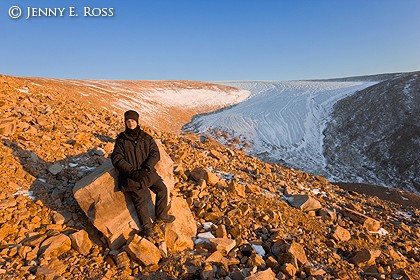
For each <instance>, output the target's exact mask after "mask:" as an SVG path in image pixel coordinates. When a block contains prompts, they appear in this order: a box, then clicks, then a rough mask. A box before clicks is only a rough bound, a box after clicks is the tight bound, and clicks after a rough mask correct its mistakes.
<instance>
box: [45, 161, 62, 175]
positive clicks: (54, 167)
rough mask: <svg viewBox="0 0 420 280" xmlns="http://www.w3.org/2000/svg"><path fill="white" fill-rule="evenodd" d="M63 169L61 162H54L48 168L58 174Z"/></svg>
mask: <svg viewBox="0 0 420 280" xmlns="http://www.w3.org/2000/svg"><path fill="white" fill-rule="evenodd" d="M62 170H63V167H62V166H61V165H60V164H59V163H54V164H53V165H51V166H50V167H49V168H48V171H49V172H50V173H51V174H52V175H57V174H58V173H60V172H61V171H62Z"/></svg>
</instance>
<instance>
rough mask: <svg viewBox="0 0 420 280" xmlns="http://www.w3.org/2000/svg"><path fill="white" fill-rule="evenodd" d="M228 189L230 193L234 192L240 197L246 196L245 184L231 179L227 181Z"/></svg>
mask: <svg viewBox="0 0 420 280" xmlns="http://www.w3.org/2000/svg"><path fill="white" fill-rule="evenodd" d="M228 191H229V192H230V193H233V194H236V195H238V196H240V197H246V194H245V185H243V184H238V183H236V182H233V181H232V182H230V183H229V186H228Z"/></svg>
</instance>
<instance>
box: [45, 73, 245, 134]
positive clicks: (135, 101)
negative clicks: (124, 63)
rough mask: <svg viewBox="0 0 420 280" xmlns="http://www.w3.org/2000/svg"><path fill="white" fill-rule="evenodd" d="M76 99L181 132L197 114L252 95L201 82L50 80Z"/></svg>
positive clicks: (164, 128) (240, 90)
mask: <svg viewBox="0 0 420 280" xmlns="http://www.w3.org/2000/svg"><path fill="white" fill-rule="evenodd" d="M47 82H49V83H56V84H57V86H58V87H60V88H63V89H71V91H70V90H68V92H69V93H70V92H77V94H76V96H77V97H76V98H78V99H80V100H81V101H83V102H87V103H89V104H95V105H96V106H100V107H102V108H106V109H108V110H110V111H112V112H115V113H116V114H117V115H121V113H122V112H123V111H125V110H128V109H134V110H137V111H138V112H139V113H140V116H141V122H142V123H143V124H144V125H147V126H150V127H154V128H156V129H159V130H164V131H173V132H179V131H180V129H181V127H182V125H183V124H185V123H187V122H189V121H191V118H192V117H193V116H194V115H196V114H201V113H208V112H212V111H215V110H219V109H221V108H223V107H227V106H231V105H233V104H237V103H239V102H242V101H243V100H245V99H246V98H248V97H249V96H250V92H249V91H246V90H243V89H237V88H233V87H229V86H223V85H218V84H212V83H207V82H198V81H108V80H60V79H50V80H47Z"/></svg>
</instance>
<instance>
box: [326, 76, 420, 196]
mask: <svg viewBox="0 0 420 280" xmlns="http://www.w3.org/2000/svg"><path fill="white" fill-rule="evenodd" d="M419 92H420V72H414V73H408V74H401V75H398V76H396V77H394V78H391V79H389V80H385V81H383V82H381V83H379V84H376V85H373V86H371V87H369V88H366V89H364V90H361V91H359V92H357V93H355V94H354V95H352V96H350V97H347V98H344V99H342V100H340V101H339V102H338V103H337V104H336V105H335V107H334V112H333V117H332V121H331V122H330V123H329V124H328V125H327V127H326V129H325V131H324V135H325V139H324V151H325V155H326V160H327V162H328V164H327V170H328V172H329V173H330V174H332V175H333V176H335V177H338V178H340V179H341V180H343V181H347V182H359V181H362V182H370V183H371V184H379V185H385V186H393V187H396V188H398V189H405V190H411V191H417V192H418V191H420V181H419V180H420V178H419V174H420V158H419V153H418V152H415V151H420V125H419V124H420V106H419V104H420V94H419ZM349 170H351V172H349Z"/></svg>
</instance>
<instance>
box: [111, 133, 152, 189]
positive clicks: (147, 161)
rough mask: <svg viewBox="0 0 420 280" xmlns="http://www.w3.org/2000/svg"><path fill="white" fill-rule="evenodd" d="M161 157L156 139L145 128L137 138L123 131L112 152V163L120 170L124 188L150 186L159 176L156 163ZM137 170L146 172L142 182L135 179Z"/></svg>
mask: <svg viewBox="0 0 420 280" xmlns="http://www.w3.org/2000/svg"><path fill="white" fill-rule="evenodd" d="M159 159H160V154H159V149H158V147H157V145H156V142H155V140H154V139H153V137H152V136H150V135H149V134H147V133H146V132H144V131H143V130H140V132H139V133H138V136H137V137H136V138H133V137H132V136H130V135H129V134H128V133H126V132H121V133H120V134H119V135H118V136H117V140H116V143H115V147H114V151H113V152H112V154H111V160H112V165H114V167H115V168H116V169H117V170H118V172H119V178H118V179H119V182H120V186H121V187H122V188H123V190H137V189H140V188H144V187H150V184H151V183H152V182H153V181H154V180H155V179H156V176H158V175H157V173H156V170H155V165H156V163H157V162H158V161H159ZM136 170H142V171H143V172H144V173H143V174H145V176H144V178H142V180H141V181H140V182H136V181H135V180H134V172H135V171H136Z"/></svg>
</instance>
